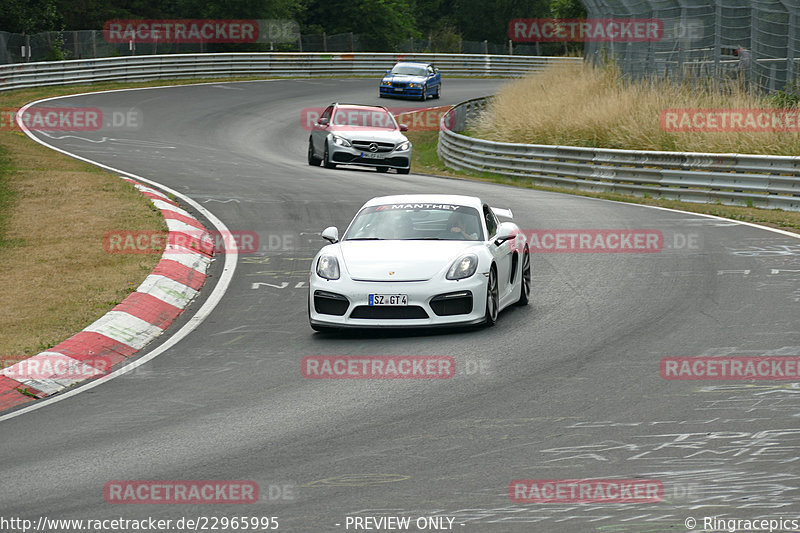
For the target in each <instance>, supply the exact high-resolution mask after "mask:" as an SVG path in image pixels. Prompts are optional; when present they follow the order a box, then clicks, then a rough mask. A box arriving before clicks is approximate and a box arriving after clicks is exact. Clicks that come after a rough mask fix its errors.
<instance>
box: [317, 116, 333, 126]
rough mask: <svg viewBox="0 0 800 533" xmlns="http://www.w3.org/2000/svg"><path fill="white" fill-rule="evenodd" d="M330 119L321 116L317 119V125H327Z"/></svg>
mask: <svg viewBox="0 0 800 533" xmlns="http://www.w3.org/2000/svg"><path fill="white" fill-rule="evenodd" d="M330 121H331V119H329V118H321V119H319V120H318V121H317V125H318V126H327V125H328V124H329V123H330Z"/></svg>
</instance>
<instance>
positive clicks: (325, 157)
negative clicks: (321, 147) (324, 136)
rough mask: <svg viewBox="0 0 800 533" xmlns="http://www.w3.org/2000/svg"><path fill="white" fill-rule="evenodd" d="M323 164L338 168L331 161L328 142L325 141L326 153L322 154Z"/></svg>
mask: <svg viewBox="0 0 800 533" xmlns="http://www.w3.org/2000/svg"><path fill="white" fill-rule="evenodd" d="M322 164H323V165H324V166H325V168H336V165H334V164H333V163H331V158H330V154H329V153H328V143H325V153H323V154H322Z"/></svg>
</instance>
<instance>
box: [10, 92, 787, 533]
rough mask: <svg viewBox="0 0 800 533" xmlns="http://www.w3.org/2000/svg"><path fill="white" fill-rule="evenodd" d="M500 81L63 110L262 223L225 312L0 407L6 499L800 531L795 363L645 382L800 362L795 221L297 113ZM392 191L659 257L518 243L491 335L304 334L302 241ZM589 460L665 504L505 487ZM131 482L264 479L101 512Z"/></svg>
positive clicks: (609, 528)
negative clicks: (515, 173)
mask: <svg viewBox="0 0 800 533" xmlns="http://www.w3.org/2000/svg"><path fill="white" fill-rule="evenodd" d="M501 83H503V82H502V81H501V80H466V79H452V80H448V79H446V78H445V85H444V94H443V97H442V99H441V101H436V100H430V101H428V102H427V103H426V104H423V103H422V102H408V101H402V100H396V101H395V100H383V99H379V98H378V95H377V82H376V81H375V80H364V79H354V80H342V79H336V80H324V79H303V80H279V81H263V82H245V83H216V84H206V85H197V86H182V87H168V88H156V89H147V90H133V91H120V92H110V93H105V94H94V95H92V94H89V95H84V96H80V97H75V98H68V99H64V100H63V101H61V103H63V104H64V105H74V106H87V107H99V108H101V109H103V108H108V109H112V108H113V109H116V110H129V111H130V110H132V111H134V112H135V113H137V114H138V115H137V116H139V117H140V118H141V122H140V123H139V124H138V127H128V128H119V129H116V130H101V131H87V132H80V133H74V134H69V135H66V134H60V133H48V134H46V135H45V134H43V133H37V134H36V135H37V136H38V137H40V138H41V139H42V140H44V141H46V142H48V143H50V144H52V145H54V146H57V147H59V148H61V149H64V150H67V151H69V152H71V153H74V154H78V155H81V156H84V157H86V158H89V159H92V160H94V161H97V162H100V163H103V164H106V165H110V166H112V167H114V168H117V169H120V170H122V171H125V172H129V173H132V174H135V175H137V176H141V177H143V178H147V179H150V180H155V181H157V182H159V183H162V184H164V185H166V186H168V187H170V188H172V189H174V190H176V191H179V192H181V193H183V194H185V195H187V196H189V197H191V198H192V199H194V200H195V201H197V202H198V203H200V204H201V205H202V206H204V207H205V208H206V209H208V210H209V211H211V212H212V213H213V214H214V215H215V216H216V217H218V218H219V219H220V220H221V221H223V222H224V223H225V225H227V227H228V228H229V229H230V230H232V231H246V232H257V233H258V236H259V243H260V249H259V250H258V251H257V252H255V253H245V254H242V255H240V256H239V259H238V265H237V269H236V272H235V275H234V278H233V281H232V283H231V285H230V287H229V289H228V291H227V293H226V294H225V296H224V297H223V298H222V300H221V301H220V303H219V305H218V306H217V307H216V308H215V310H214V311H213V312H212V313H211V314H210V316H208V317H207V318H206V319H205V321H204V322H203V323H202V324H201V325H200V326H199V327H198V328H197V329H196V330H195V331H194V332H192V333H191V334H190V335H188V336H187V337H186V338H184V339H182V340H181V341H180V342H179V343H178V344H177V345H175V346H173V347H172V348H170V349H168V350H167V351H166V352H164V353H162V354H160V355H159V356H158V357H156V358H155V359H153V360H152V361H149V362H148V363H146V364H144V365H142V366H141V367H139V368H137V369H135V370H134V371H132V372H130V373H129V374H126V375H123V376H120V377H118V378H116V379H113V380H111V381H109V382H108V383H105V384H103V385H101V386H98V387H94V388H92V389H90V390H87V391H86V392H84V393H80V394H77V395H75V396H74V397H71V398H67V399H65V400H64V401H60V402H56V403H53V404H52V405H49V406H45V407H44V408H41V409H38V410H36V411H33V412H29V413H24V414H22V415H21V416H17V417H15V418H11V419H8V420H5V421H2V422H0V474H1V478H2V483H0V517H4V518H6V519H8V518H12V517H19V518H24V519H29V520H33V521H34V523H36V522H37V521H38V520H39V518H40V517H42V516H45V517H47V518H48V519H56V518H58V519H84V520H86V519H92V520H103V519H114V518H123V519H143V518H147V517H153V518H155V519H164V520H166V519H170V520H172V521H173V522H172V526H171V527H170V528H168V529H164V531H189V530H192V531H194V530H200V529H201V528H199V527H197V528H194V529H189V528H184V529H178V528H176V526H175V524H176V521H177V520H178V519H180V518H182V517H183V518H193V519H197V518H198V517H208V518H216V519H220V518H222V517H226V518H228V519H229V518H232V517H274V518H277V520H278V524H279V527H278V531H290V532H335V531H448V530H450V531H452V530H455V531H461V532H465V533H467V532H475V533H486V532H488V533H492V532H498V533H502V532H530V531H536V532H539V531H542V532H552V531H559V532H560V531H566V532H577V531H580V532H583V531H587V532H588V531H597V532H600V531H603V532H623V531H624V532H651V531H676V532H680V531H688V530H690V529H688V527H690V526H691V520H692V519H693V520H696V526H695V527H694V529H695V530H697V531H702V530H703V524H704V520H706V519H710V518H712V517H716V519H717V520H730V519H750V520H753V519H760V518H765V519H774V520H779V519H783V520H786V519H794V520H797V521H798V522H797V524H798V529H800V489H799V488H798V487H800V385H798V381H800V380H791V379H789V380H777V379H772V380H712V379H707V380H694V381H690V380H668V379H664V378H663V377H662V376H661V374H660V361H661V360H662V358H665V357H685V356H719V357H728V356H798V355H800V312H798V311H799V310H800V240H798V239H797V238H793V237H791V236H788V235H782V234H780V233H776V232H771V231H767V230H764V229H760V228H756V227H751V226H746V225H741V224H736V223H734V222H731V221H724V220H720V219H714V218H708V217H702V216H698V215H692V214H687V213H681V212H674V211H668V210H662V209H655V208H648V207H643V206H638V205H632V204H624V203H615V202H609V201H605V200H598V199H592V198H583V197H576V196H570V195H564V194H557V193H552V192H545V191H535V190H528V189H518V188H513V187H509V186H503V185H497V184H491V183H482V182H473V181H466V180H455V179H445V178H437V177H431V176H425V175H417V174H414V173H413V172H412V174H410V175H405V176H401V175H397V174H395V173H394V172H389V173H386V174H379V173H377V172H374V171H373V170H371V169H357V168H339V169H336V170H328V169H324V168H322V167H317V168H312V167H309V166H308V165H307V163H306V147H307V144H306V143H307V138H308V132H307V131H306V130H304V129H303V127H301V116H302V110H303V109H305V108H321V107H324V106H326V105H327V104H329V103H331V102H334V101H340V102H358V103H368V104H383V105H387V106H390V107H423V106H433V105H439V104H455V103H457V102H459V101H463V100H466V99H469V98H473V97H478V96H483V95H487V94H492V93H493V92H495V91H496V90H497V88H498V87H499V86H500V85H501ZM53 104H54V102H48V103H45V104H42V105H45V106H47V105H53ZM412 171H413V169H412ZM401 193H458V194H466V195H474V196H479V197H481V198H482V199H484V200H485V201H487V202H488V203H489V204H490V205H492V206H496V207H503V208H510V209H511V210H512V211H513V212H514V214H515V222H516V223H517V224H518V225H519V226H520V227H521V228H524V229H529V230H532V229H537V230H564V229H612V230H640V229H644V230H658V231H660V232H661V233H662V234H663V249H662V250H661V251H659V252H656V253H537V254H534V255H533V256H532V267H533V290H532V303H531V304H530V305H529V306H527V307H522V308H521V307H515V308H511V309H508V310H506V311H504V312H502V313H501V314H500V317H499V320H498V323H497V325H496V327H494V328H489V329H481V328H473V329H469V330H443V331H439V330H436V331H411V332H405V331H401V332H393V333H384V332H353V333H349V334H345V335H329V334H321V333H315V332H313V331H312V330H311V328H310V327H309V325H308V320H307V310H306V298H307V290H308V289H307V285H308V283H307V281H308V270H309V267H310V260H311V258H312V257H313V256H314V254H315V253H316V252H317V251H318V250H319V249H320V247H322V245H323V244H324V241H323V240H322V239H321V238H320V237H319V235H318V234H319V232H320V231H321V230H322V229H324V228H325V227H327V226H331V225H335V226H338V227H339V229H340V231H341V230H343V229H344V228H345V227H346V225H347V224H348V222H349V221H350V220H351V218H352V216H353V215H354V214H355V212H356V210H357V209H358V208H359V207H360V206H361V205H362V204H363V203H364V202H365V201H366V200H368V199H370V198H372V197H374V196H379V195H387V194H401ZM109 229H110V230H113V229H122V228H109ZM221 263H222V258H218V259H217V260H216V261H215V264H214V267H212V271H211V274H212V275H211V277H210V278H209V281H208V285H207V286H206V288H205V289H204V291H203V293H204V294H207V293H208V292H209V291H210V290H211V288H212V287H213V284H214V283H215V281H216V279H218V277H219V271H220V268H221ZM202 302H203V297H201V298H200V299H199V300H198V301H197V302H195V303H194V304H193V305H192V306H191V307H190V308H189V310H188V311H187V312H186V313H185V315H184V317H183V318H182V320H181V321H180V322H181V323H186V321H187V320H189V319H190V318H191V315H192V313H193V312H194V311H195V310H196V309H197V308H198V307H199V306H200V305H201V304H202ZM180 325H181V324H180V323H179V324H176V325H175V326H173V327H172V328H171V329H170V330H169V331H168V333H167V335H169V333H171V332H173V331H175V330H176V329H177V328H178V327H180ZM161 342H163V341H161ZM157 345H158V343H156V344H155V345H153V346H150V347H148V348H147V349H146V350H144V352H143V353H147V352H148V350H151V349H153V348H154V347H155V346H157ZM309 355H371V356H385V355H431V356H451V357H453V358H454V359H455V361H456V369H457V370H456V374H455V376H453V377H452V378H450V379H419V380H417V379H410V380H409V379H397V380H390V379H387V380H375V379H366V380H358V379H352V380H345V379H337V380H330V379H328V380H325V379H307V378H304V377H303V376H302V375H301V368H300V362H301V359H302V358H303V357H305V356H309ZM579 479H592V480H598V479H616V480H640V481H641V480H646V481H647V480H649V481H654V482H657V483H658V484H659V486H660V487H661V489H660V490H661V491H662V492H661V493H660V497H659V500H660V501H655V502H643V501H632V502H631V501H619V500H611V501H600V502H588V503H581V502H579V501H575V498H571V497H564V495H563V494H562V495H561V496H559V497H558V498H557V501H551V502H536V501H534V502H515V501H512V499H511V498H510V496H509V485H510V483H511V482H512V481H513V480H540V481H542V480H579ZM127 480H182V481H190V480H248V481H252V482H255V483H257V484H258V486H259V488H260V491H259V499H258V501H257V502H255V503H250V504H241V505H231V504H226V503H220V504H204V505H196V504H187V503H181V504H156V503H148V504H117V503H108V502H107V501H106V498H105V497H104V487H106V484H107V483H109V482H114V481H127ZM544 485H546V484H545V483H542V484H540V485H536V486H538V487H540V488H541V487H544ZM554 486H555V485H554ZM528 495H530V494H528ZM382 517H383V518H386V517H406V518H409V519H410V523H409V525H408V527H407V528H406V529H401V528H400V527H395V526H397V525H398V523H395V522H386V521H384V522H378V520H379V519H381V518H382ZM425 517H439V518H441V520H438V521H437V520H431V521H425V520H422V521H418V519H420V518H423V519H424V518H425ZM356 518H360V520H356ZM367 519H369V520H367ZM448 519H452V521H449V520H448ZM706 523H708V522H706ZM716 524H717V530H722V529H723V528H722V527H720V526H719V522H716ZM211 525H212V523H211V522H209V523H207V526H208V527H209V528H210V526H211ZM8 527H9V529H7V530H6V529H5V528H0V529H2V530H3V531H18V530H19V529H13V528H11V527H10V526H8ZM77 530H78V529H76V528H74V527H73V528H61V529H58V528H53V527H51V528H50V529H48V530H45V531H53V532H55V533H58V532H60V531H77ZM206 530H207V531H212V530H211V529H208V528H207V529H206ZM218 530H220V531H241V530H243V528H242V527H238V528H237V527H232V526H231V524H230V523H229V524H228V527H226V528H222V527H221V526H220V525H218ZM250 530H252V528H251V529H250ZM709 530H710V529H709ZM739 530H743V529H742V528H740V529H739ZM776 530H780V529H776ZM785 530H789V529H785ZM116 531H128V530H127V529H122V528H119V529H117V530H116Z"/></svg>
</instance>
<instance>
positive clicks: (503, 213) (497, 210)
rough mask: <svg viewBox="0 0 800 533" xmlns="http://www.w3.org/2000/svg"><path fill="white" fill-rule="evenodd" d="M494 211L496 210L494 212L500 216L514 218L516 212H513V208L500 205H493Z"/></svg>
mask: <svg viewBox="0 0 800 533" xmlns="http://www.w3.org/2000/svg"><path fill="white" fill-rule="evenodd" d="M492 211H494V214H495V215H497V216H499V217H503V218H514V214H513V213H512V212H511V209H500V208H499V207H493V208H492Z"/></svg>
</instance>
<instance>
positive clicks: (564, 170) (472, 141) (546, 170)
mask: <svg viewBox="0 0 800 533" xmlns="http://www.w3.org/2000/svg"><path fill="white" fill-rule="evenodd" d="M487 101H488V97H484V98H476V99H473V100H468V101H466V102H462V103H460V104H458V105H457V106H455V107H453V108H452V109H451V110H450V111H448V113H446V114H445V115H444V116H443V117H442V121H441V123H440V124H441V127H440V129H439V146H438V152H439V157H441V158H442V160H443V161H444V162H445V164H446V165H447V166H448V167H451V168H453V169H456V170H463V169H470V170H477V171H484V172H491V173H494V174H501V175H503V176H509V177H513V178H525V179H530V180H532V181H533V182H534V183H536V184H539V185H545V186H553V187H566V188H575V189H580V190H586V191H595V192H616V193H623V194H632V195H635V196H650V197H653V198H666V199H670V200H682V201H685V202H699V203H716V202H721V203H723V204H728V205H747V206H753V207H762V208H772V209H775V208H780V209H785V210H788V211H800V157H792V156H770V155H743V154H706V153H698V152H659V151H645V150H612V149H602V148H583V147H577V146H550V145H541V144H517V143H504V142H494V141H487V140H484V139H476V138H473V137H467V136H465V135H461V134H460V133H457V132H459V131H464V129H465V128H466V126H467V125H468V123H469V121H470V120H471V119H474V117H475V116H476V114H477V113H480V112H481V111H482V110H483V109H484V107H485V106H486V103H487ZM447 124H451V125H452V129H448V128H447Z"/></svg>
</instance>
